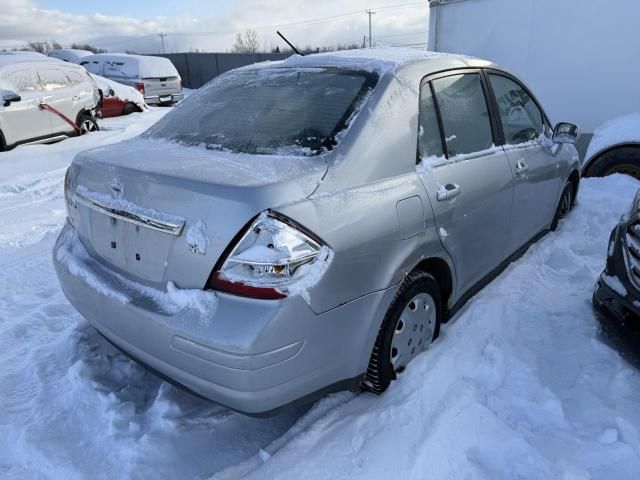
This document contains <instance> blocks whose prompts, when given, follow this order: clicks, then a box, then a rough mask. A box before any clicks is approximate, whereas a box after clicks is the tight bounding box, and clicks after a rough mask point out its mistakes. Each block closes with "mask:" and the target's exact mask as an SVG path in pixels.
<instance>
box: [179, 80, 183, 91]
mask: <svg viewBox="0 0 640 480" xmlns="http://www.w3.org/2000/svg"><path fill="white" fill-rule="evenodd" d="M179 80H180V91H182V78H180V79H179Z"/></svg>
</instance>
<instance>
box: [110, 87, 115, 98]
mask: <svg viewBox="0 0 640 480" xmlns="http://www.w3.org/2000/svg"><path fill="white" fill-rule="evenodd" d="M109 96H110V97H115V96H116V92H114V91H113V88H110V89H109Z"/></svg>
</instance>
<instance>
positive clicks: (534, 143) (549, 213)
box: [487, 71, 562, 251]
mask: <svg viewBox="0 0 640 480" xmlns="http://www.w3.org/2000/svg"><path fill="white" fill-rule="evenodd" d="M487 78H488V80H489V84H490V85H491V87H492V93H493V97H494V99H495V102H496V104H497V110H498V112H499V117H500V118H499V122H498V128H499V130H501V135H502V136H503V137H504V144H505V145H504V149H505V152H506V154H507V157H508V158H509V162H510V164H511V169H512V170H513V172H514V176H515V183H514V198H513V219H512V223H511V245H510V250H511V251H516V250H517V249H518V248H520V247H522V246H523V245H525V244H526V243H527V242H528V241H529V240H531V239H532V238H533V237H535V236H536V235H537V234H538V233H540V232H541V231H542V230H544V229H545V228H547V227H548V226H549V224H550V223H551V220H552V218H553V215H554V213H555V209H556V201H557V198H558V194H559V189H560V187H561V183H562V179H561V178H560V175H558V170H559V168H560V161H559V157H556V156H555V155H554V152H553V151H552V150H551V148H550V147H549V145H551V142H550V139H549V138H548V137H550V136H551V135H552V131H551V127H550V126H549V125H548V122H547V121H546V118H545V116H544V113H543V111H542V109H541V108H540V107H539V106H538V104H537V103H536V102H535V100H534V98H533V96H532V95H531V94H530V93H529V91H528V90H527V89H526V88H525V87H524V86H523V85H521V84H520V83H519V82H518V81H517V80H516V79H515V78H513V77H511V76H509V75H507V74H504V73H502V72H494V71H489V72H487Z"/></svg>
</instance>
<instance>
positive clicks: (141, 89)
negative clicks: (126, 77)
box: [135, 83, 144, 95]
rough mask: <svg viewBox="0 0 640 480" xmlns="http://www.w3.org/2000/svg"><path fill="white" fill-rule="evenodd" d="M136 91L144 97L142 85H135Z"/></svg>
mask: <svg viewBox="0 0 640 480" xmlns="http://www.w3.org/2000/svg"><path fill="white" fill-rule="evenodd" d="M135 87H136V90H138V91H139V92H140V93H141V94H143V95H144V83H136V85H135Z"/></svg>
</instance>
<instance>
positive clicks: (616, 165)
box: [587, 147, 640, 180]
mask: <svg viewBox="0 0 640 480" xmlns="http://www.w3.org/2000/svg"><path fill="white" fill-rule="evenodd" d="M614 173H622V174H624V175H630V176H632V177H634V178H637V179H638V180H640V148H638V147H619V148H616V149H614V150H610V151H608V152H605V153H603V154H602V155H600V156H599V157H598V158H596V159H595V160H594V161H593V163H592V164H591V165H590V166H589V169H588V170H587V176H589V177H606V176H607V175H612V174H614Z"/></svg>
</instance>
